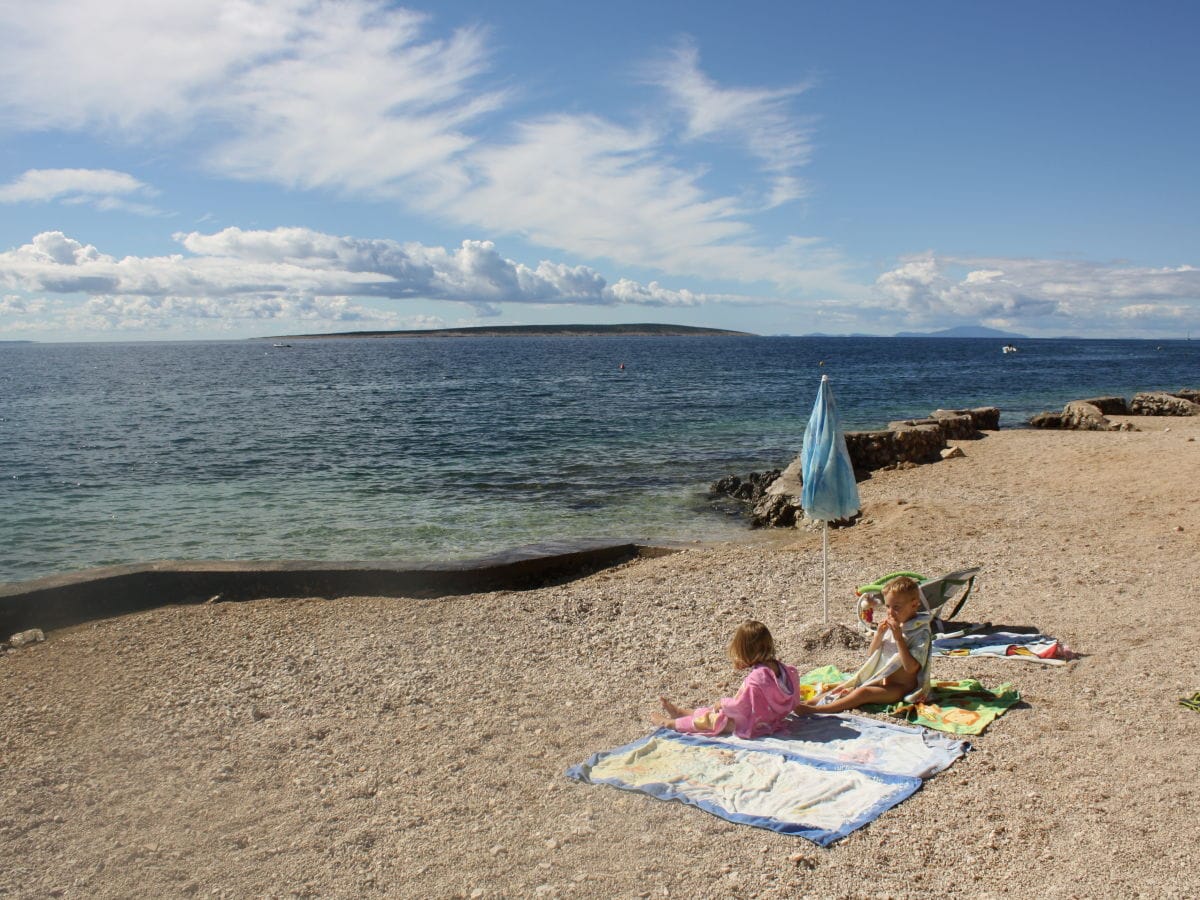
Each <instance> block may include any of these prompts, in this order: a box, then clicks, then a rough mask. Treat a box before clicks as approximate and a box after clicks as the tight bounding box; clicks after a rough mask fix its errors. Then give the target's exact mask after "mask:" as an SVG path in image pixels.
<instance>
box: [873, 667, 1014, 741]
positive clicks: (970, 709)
mask: <svg viewBox="0 0 1200 900" xmlns="http://www.w3.org/2000/svg"><path fill="white" fill-rule="evenodd" d="M931 687H932V690H931V692H930V696H929V699H928V700H927V701H926V702H924V703H906V702H903V701H902V702H900V703H892V704H890V705H888V706H879V707H870V706H864V707H863V709H864V710H866V711H868V712H876V711H878V712H887V713H888V714H889V715H893V716H897V717H899V718H902V719H906V720H907V721H909V722H911V723H913V724H914V725H924V726H925V727H926V728H933V729H936V730H937V731H946V732H949V733H950V734H982V733H983V730H984V729H985V728H987V727H988V725H990V724H991V723H992V721H993V720H994V719H996V718H997V717H998V716H1002V715H1003V714H1004V713H1005V712H1006V711H1007V710H1009V709H1010V708H1012V707H1013V706H1015V705H1016V704H1018V703H1020V702H1021V695H1020V693H1018V692H1017V689H1016V688H1014V687H1013V686H1012V685H1011V684H1002V685H1000V687H998V688H996V689H995V690H994V691H993V690H990V689H988V688H986V687H984V686H983V685H982V684H980V683H979V682H978V681H976V680H975V679H974V678H964V679H962V680H960V681H935V682H933V684H932V686H931Z"/></svg>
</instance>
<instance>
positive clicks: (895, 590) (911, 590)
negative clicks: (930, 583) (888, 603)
mask: <svg viewBox="0 0 1200 900" xmlns="http://www.w3.org/2000/svg"><path fill="white" fill-rule="evenodd" d="M882 594H883V598H884V599H885V600H886V599H887V598H888V597H895V596H897V595H901V596H903V595H908V596H911V597H912V598H913V599H914V600H916V601H917V602H918V603H920V602H921V588H920V586H919V585H918V584H917V582H916V581H915V580H914V579H912V578H909V577H908V576H907V575H899V576H897V577H896V578H893V579H892V580H891V581H889V582H888V583H887V584H885V585H884V586H883V590H882Z"/></svg>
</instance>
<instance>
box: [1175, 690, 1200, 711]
mask: <svg viewBox="0 0 1200 900" xmlns="http://www.w3.org/2000/svg"><path fill="white" fill-rule="evenodd" d="M1179 702H1180V703H1182V704H1183V705H1184V706H1186V707H1187V708H1188V709H1194V710H1196V712H1200V691H1196V693H1194V694H1192V696H1190V697H1181V698H1180V700H1179Z"/></svg>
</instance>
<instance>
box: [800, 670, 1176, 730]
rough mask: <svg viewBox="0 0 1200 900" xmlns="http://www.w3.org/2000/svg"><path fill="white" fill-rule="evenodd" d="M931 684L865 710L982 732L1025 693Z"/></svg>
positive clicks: (816, 677) (809, 677) (836, 678)
mask: <svg viewBox="0 0 1200 900" xmlns="http://www.w3.org/2000/svg"><path fill="white" fill-rule="evenodd" d="M845 677H846V676H845V675H843V674H842V673H841V672H840V671H838V668H837V666H822V667H821V668H819V669H813V670H812V671H811V672H807V673H805V674H804V675H802V676H800V684H802V685H805V684H810V685H822V686H823V687H829V686H831V685H834V684H837V683H838V682H840V681H843V680H844V679H845ZM930 687H931V692H930V696H929V699H928V701H927V702H925V703H903V702H900V703H892V704H888V705H884V704H879V703H876V704H870V705H868V706H864V707H863V712H872V713H882V712H886V713H888V714H889V715H892V716H895V717H896V718H898V719H905V720H906V721H908V722H911V723H912V724H914V725H923V726H925V727H926V728H932V729H934V730H935V731H948V732H950V733H951V734H981V733H982V732H983V729H985V728H987V727H988V725H990V724H991V722H992V720H993V719H995V718H996V717H997V716H1000V715H1003V714H1004V712H1005V711H1007V710H1008V709H1010V708H1011V707H1013V706H1015V705H1016V704H1017V703H1019V702H1020V701H1021V694H1020V693H1019V692H1018V691H1017V689H1016V688H1014V687H1013V686H1012V685H1011V684H1002V685H1000V687H998V688H996V689H995V690H994V691H993V690H990V689H989V688H986V687H984V686H983V685H982V684H980V683H979V682H978V681H976V680H975V679H973V678H964V679H962V680H961V681H935V682H933V683H932V684H931V686H930ZM1198 693H1200V692H1198Z"/></svg>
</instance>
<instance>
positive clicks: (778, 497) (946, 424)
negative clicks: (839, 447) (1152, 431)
mask: <svg viewBox="0 0 1200 900" xmlns="http://www.w3.org/2000/svg"><path fill="white" fill-rule="evenodd" d="M999 428H1000V410H999V408H997V407H995V406H981V407H977V408H975V409H936V410H934V411H933V412H932V413H930V415H929V417H928V418H925V419H904V420H900V421H896V422H889V423H888V427H887V428H886V429H884V430H881V431H848V432H846V435H845V437H846V450H847V451H848V452H849V454H850V463H851V464H852V465H853V466H854V472H855V475H856V476H857V478H858V480H860V481H861V480H863V479H864V478H866V477H868V475H869V473H871V472H873V471H875V470H878V469H886V468H904V467H908V466H916V465H921V464H924V463H931V462H938V461H940V460H942V459H947V458H953V457H951V456H947V455H945V452H944V451H946V449H947V445H946V442H947V441H948V440H975V439H976V438H979V437H982V432H983V431H996V430H999ZM957 455H959V456H961V455H962V453H961V451H959V453H958V454H957ZM802 487H803V479H802V477H801V462H800V458H799V457H796V459H794V460H792V462H791V463H790V464H789V465H788V467H787V468H786V469H784V470H783V471H782V472H780V471H779V470H778V469H776V470H774V472H762V473H759V472H752V473H750V475H749V476H747V477H746V478H745V479H742V478H740V477H738V476H737V475H728V476H726V477H725V478H722V479H721V480H720V481H717V482H715V483H713V485H712V487H711V489H710V491H711V493H710V496H712V497H729V498H732V499H734V500H737V501H739V502H740V503H742V504H744V507H745V508H746V509H747V510H748V515H749V520H750V525H751V527H752V528H762V527H777V528H788V527H791V526H793V525H795V524H797V522H799V521H800V520H802V519H803V517H804V510H803V508H802V505H801V502H800V495H801V490H802ZM856 518H857V517H851V518H850V519H845V520H840V521H838V522H831V523H830V524H831V525H833V526H834V527H842V526H845V525H851V524H853V522H854V521H855V519H856Z"/></svg>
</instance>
